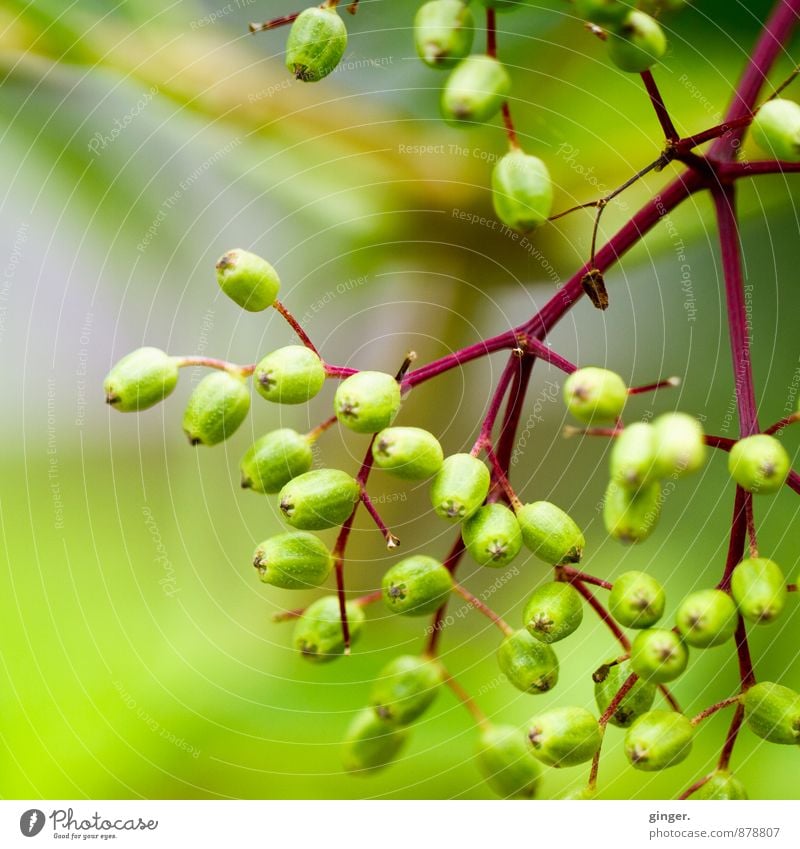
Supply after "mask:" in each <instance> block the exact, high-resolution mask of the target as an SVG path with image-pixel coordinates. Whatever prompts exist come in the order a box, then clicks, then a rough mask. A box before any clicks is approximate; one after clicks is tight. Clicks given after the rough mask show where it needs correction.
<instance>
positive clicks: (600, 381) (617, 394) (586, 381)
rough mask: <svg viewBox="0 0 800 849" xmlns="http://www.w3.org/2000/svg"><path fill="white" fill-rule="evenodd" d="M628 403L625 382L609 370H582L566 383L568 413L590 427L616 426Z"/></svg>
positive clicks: (565, 401) (565, 397)
mask: <svg viewBox="0 0 800 849" xmlns="http://www.w3.org/2000/svg"><path fill="white" fill-rule="evenodd" d="M627 400H628V387H627V386H626V385H625V381H624V380H623V379H622V378H621V377H620V376H619V375H618V374H615V373H614V372H613V371H609V370H608V369H604V368H595V367H594V366H589V367H588V368H581V369H578V370H577V371H574V372H573V373H572V374H571V375H570V376H569V377H568V378H567V379H566V380H565V381H564V403H565V404H566V405H567V409H568V410H569V411H570V413H572V415H573V416H575V418H576V419H580V421H582V422H586V423H587V424H593V423H595V422H615V421H616V420H617V419H618V418H619V416H620V414H621V413H622V409H623V407H624V406H625V402H626V401H627Z"/></svg>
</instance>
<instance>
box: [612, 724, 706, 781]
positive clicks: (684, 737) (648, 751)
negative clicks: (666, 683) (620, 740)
mask: <svg viewBox="0 0 800 849" xmlns="http://www.w3.org/2000/svg"><path fill="white" fill-rule="evenodd" d="M693 736H694V728H693V727H692V723H691V722H690V721H689V720H688V719H687V718H686V717H685V716H684V715H683V714H682V713H676V712H675V711H668V710H651V711H649V712H648V713H646V714H644V715H643V716H640V717H639V718H638V719H637V720H636V721H635V722H634V723H633V725H631V727H630V728H629V729H628V732H627V734H626V735H625V757H626V758H627V759H628V761H629V762H630V764H631V766H633V767H635V768H636V769H641V770H644V771H645V772H655V771H656V770H659V769H666V768H667V767H670V766H675V764H679V763H680V762H681V761H682V760H685V759H686V758H687V757H688V755H689V752H691V750H692V738H693Z"/></svg>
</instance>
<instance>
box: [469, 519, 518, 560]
mask: <svg viewBox="0 0 800 849" xmlns="http://www.w3.org/2000/svg"><path fill="white" fill-rule="evenodd" d="M461 538H462V539H463V540H464V545H466V547H467V551H468V552H469V553H470V556H471V557H472V559H473V560H475V561H476V562H478V563H480V564H481V566H491V567H493V568H495V569H499V568H500V567H501V566H505V565H507V564H508V563H510V562H511V561H512V560H513V559H514V558H515V557H516V556H517V555H518V554H519V550H520V548H522V531H521V530H520V527H519V522H518V521H517V517H516V516H515V515H514V513H513V512H512V511H511V510H509V509H508V507H506V506H505V505H504V504H485V505H484V506H483V507H479V508H478V509H477V510H476V511H475V512H474V513H473V514H472V515H471V516H470V517H469V518H468V519H465V520H464V524H463V525H462V526H461Z"/></svg>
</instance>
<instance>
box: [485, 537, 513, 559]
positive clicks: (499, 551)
mask: <svg viewBox="0 0 800 849" xmlns="http://www.w3.org/2000/svg"><path fill="white" fill-rule="evenodd" d="M486 550H487V551H488V552H489V556H490V557H491V558H492V560H500V559H502V557H503V556H504V555H505V553H506V552H507V551H508V546H507V545H506V544H505V543H504V542H500V541H499V540H495V541H494V542H492V543H490V544H489V546H488V547H487V549H486Z"/></svg>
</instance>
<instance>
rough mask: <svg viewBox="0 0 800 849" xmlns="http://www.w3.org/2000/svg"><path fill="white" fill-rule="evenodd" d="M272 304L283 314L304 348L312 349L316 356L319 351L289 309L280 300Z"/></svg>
mask: <svg viewBox="0 0 800 849" xmlns="http://www.w3.org/2000/svg"><path fill="white" fill-rule="evenodd" d="M272 306H273V307H275V309H276V310H277V311H278V312H279V313H280V314H281V315H282V316H283V318H284V319H285V321H286V323H287V324H288V325H289V327H291V328H292V330H294V332H295V333H296V334H297V336H298V338H299V339H300V341H301V342H302V343H303V344H304V345H305V346H306V348H308V349H309V350H311V351H313V352H314V353H315V354H316V355H317V356H319V351H318V350H317V349H316V348H315V347H314V343H313V342H312V341H311V339H309V338H308V334H307V333H306V332H305V330H303V328H302V327H301V326H300V322H298V320H297V319H296V318H295V317H294V316H293V315H292V314H291V313H290V312H289V310H288V309H287V308H286V307H285V306H284V305H283V304H282V303H281V302H280V301H275V303H274V304H273V305H272Z"/></svg>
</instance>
